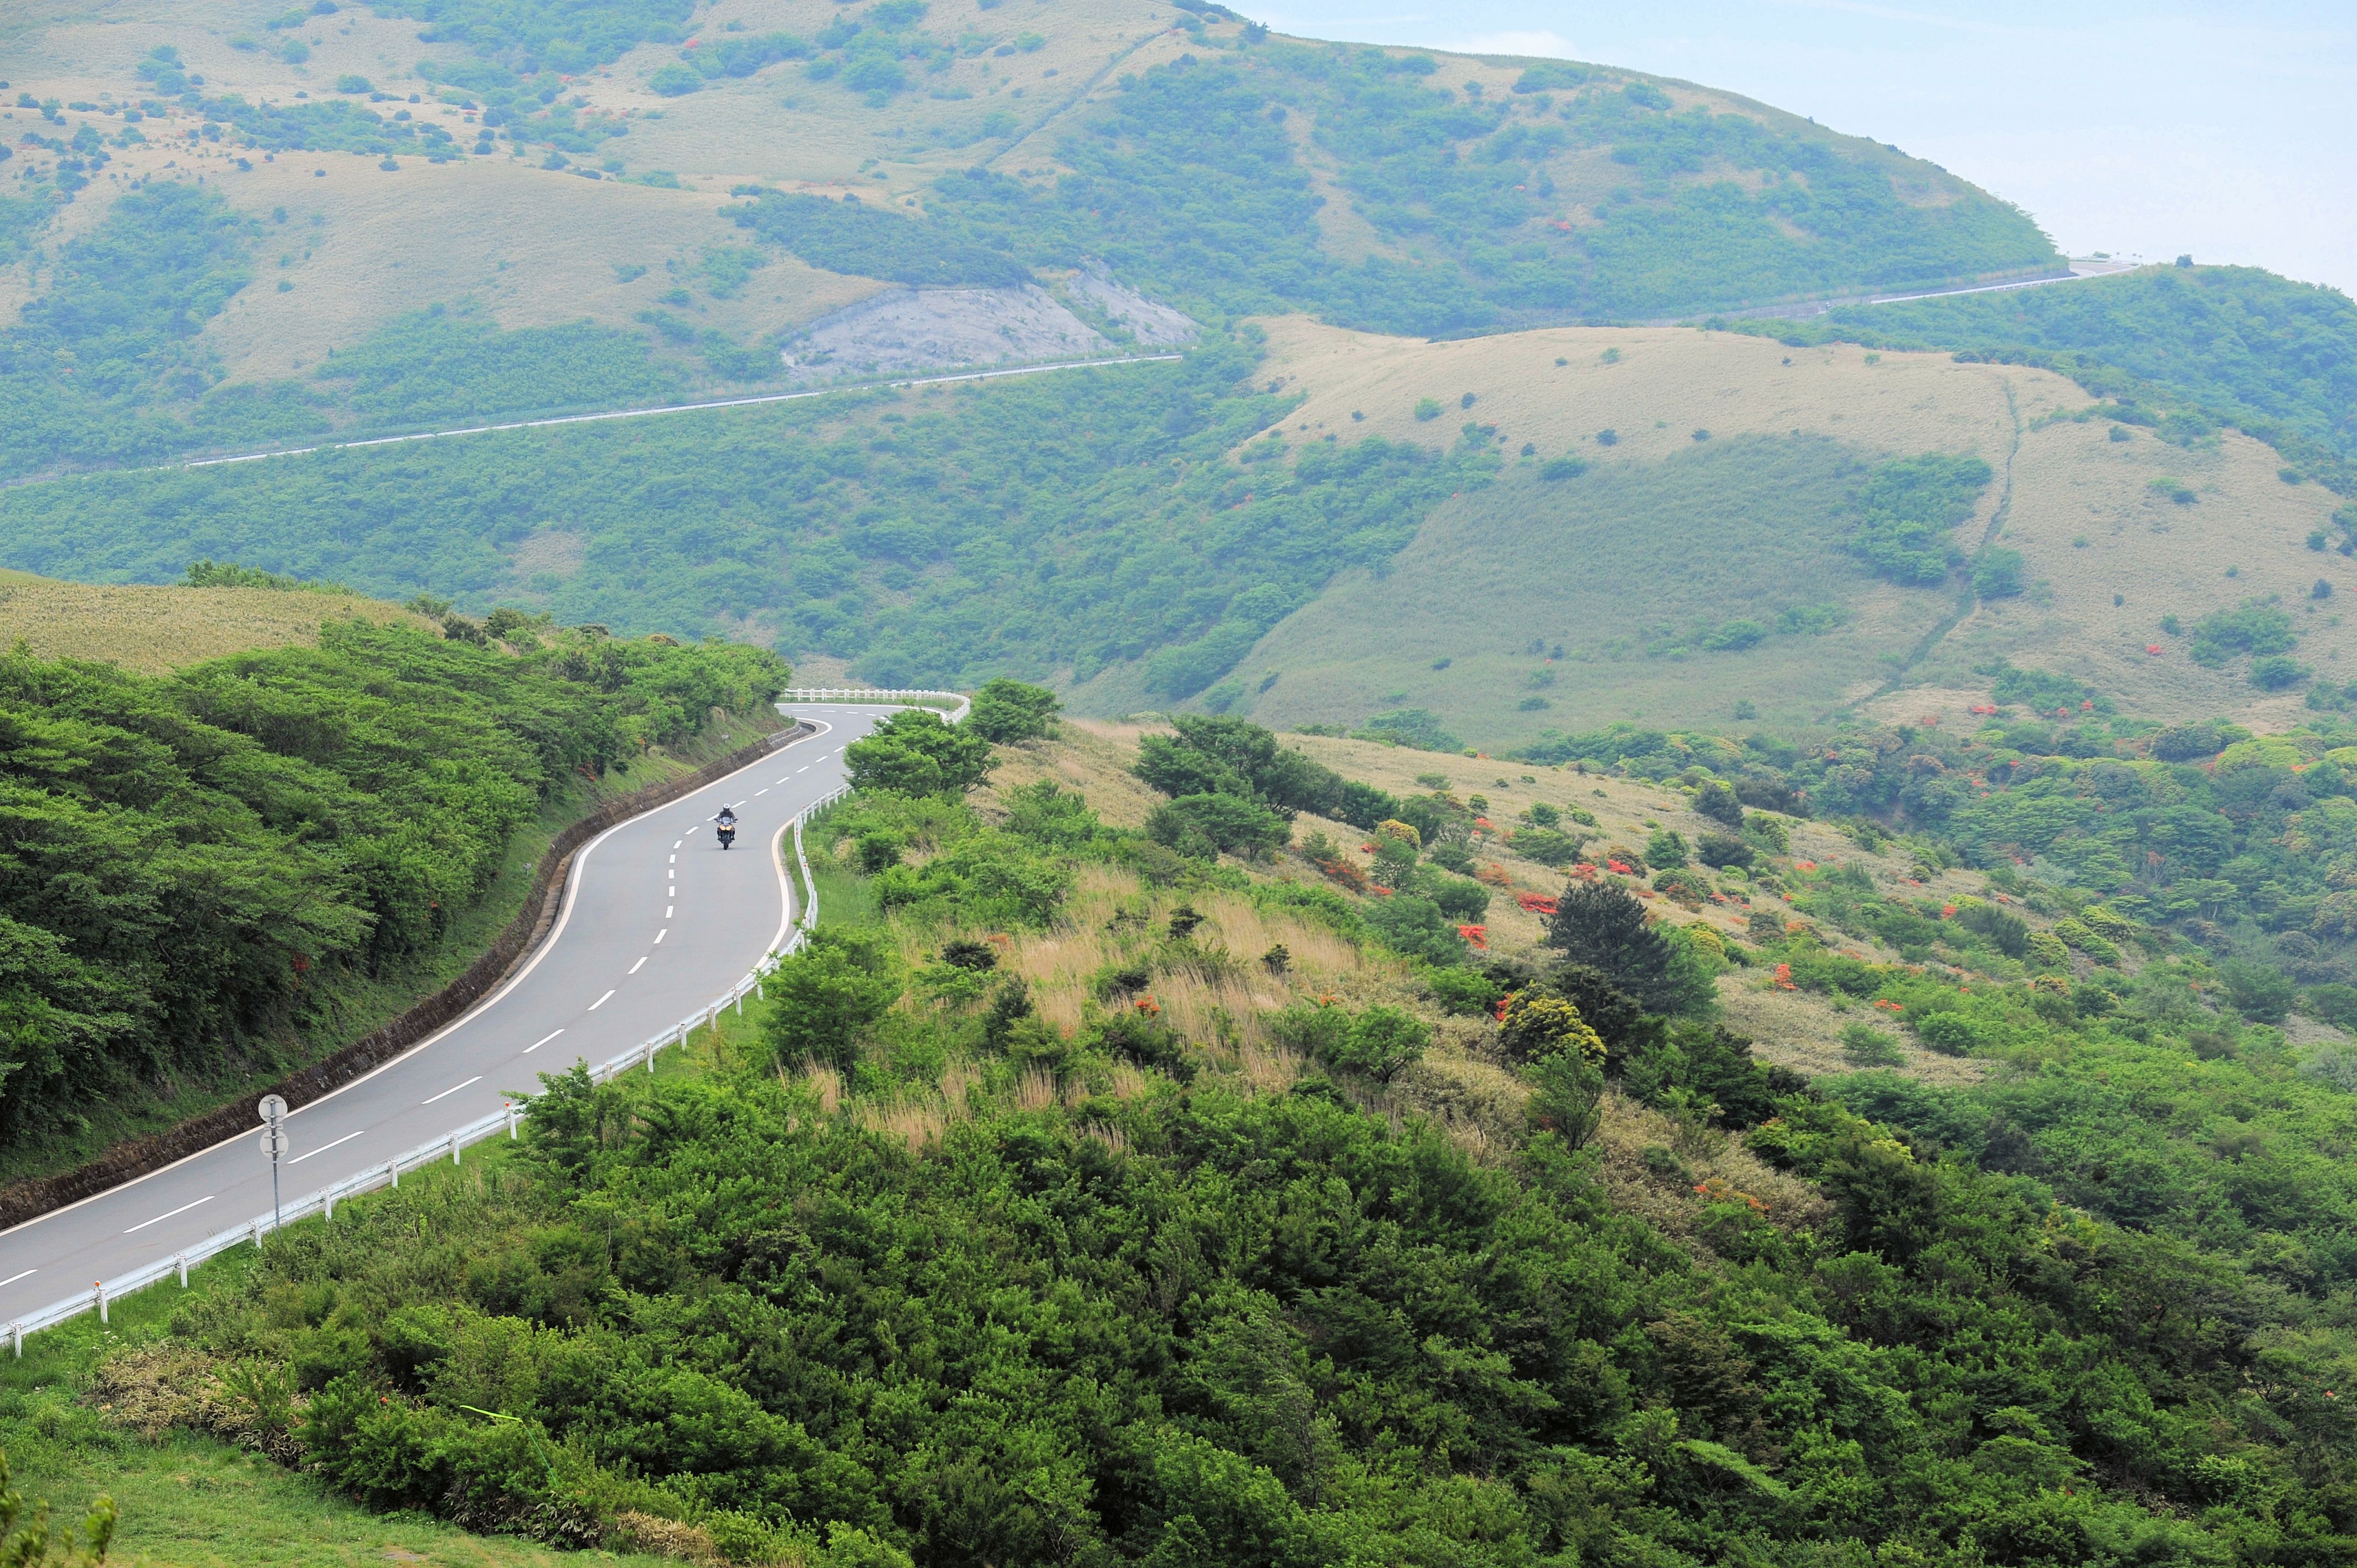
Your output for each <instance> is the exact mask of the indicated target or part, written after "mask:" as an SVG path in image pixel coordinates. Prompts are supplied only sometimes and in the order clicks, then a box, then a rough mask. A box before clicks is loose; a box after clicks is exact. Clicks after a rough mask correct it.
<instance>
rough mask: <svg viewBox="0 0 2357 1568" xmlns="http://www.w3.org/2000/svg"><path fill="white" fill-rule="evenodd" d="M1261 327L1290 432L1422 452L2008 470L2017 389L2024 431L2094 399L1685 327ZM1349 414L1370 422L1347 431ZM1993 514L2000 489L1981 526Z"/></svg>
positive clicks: (1856, 352) (2058, 383)
mask: <svg viewBox="0 0 2357 1568" xmlns="http://www.w3.org/2000/svg"><path fill="white" fill-rule="evenodd" d="M1263 326H1264V327H1265V328H1266V329H1267V332H1268V335H1269V360H1270V372H1271V375H1272V377H1276V376H1282V377H1283V379H1284V381H1285V385H1286V391H1288V392H1300V393H1303V394H1306V396H1307V399H1308V401H1307V402H1306V403H1303V404H1302V406H1301V407H1300V408H1299V409H1298V410H1297V411H1296V412H1295V413H1293V414H1292V415H1291V416H1290V417H1289V418H1288V419H1287V420H1286V428H1287V432H1288V434H1289V435H1291V436H1293V437H1294V438H1295V439H1300V438H1303V437H1305V436H1308V437H1316V436H1318V435H1324V434H1326V433H1327V432H1329V431H1330V432H1334V433H1337V434H1340V435H1342V436H1344V437H1345V438H1350V437H1354V436H1361V435H1381V436H1383V437H1385V438H1387V439H1390V440H1395V441H1408V442H1413V443H1415V444H1416V445H1419V446H1432V445H1434V444H1435V443H1437V442H1439V441H1446V440H1454V439H1455V437H1456V433H1457V427H1458V425H1459V424H1462V423H1464V422H1465V421H1466V420H1469V419H1473V420H1479V421H1480V422H1481V423H1482V424H1495V425H1496V426H1497V427H1498V429H1499V433H1500V434H1501V435H1503V436H1504V437H1505V438H1506V441H1507V446H1508V450H1510V451H1512V450H1515V449H1517V448H1519V447H1520V446H1522V444H1523V442H1525V441H1530V442H1534V443H1536V444H1537V446H1538V448H1539V450H1540V451H1541V452H1542V453H1544V454H1547V455H1550V456H1552V455H1554V454H1555V453H1558V452H1564V451H1577V452H1579V453H1581V454H1583V455H1585V456H1591V457H1603V456H1609V457H1610V458H1611V459H1612V460H1614V461H1616V462H1618V461H1638V462H1643V461H1647V460H1654V459H1659V458H1662V457H1665V456H1669V455H1670V454H1672V453H1674V452H1682V451H1685V450H1687V449H1688V448H1689V447H1690V446H1692V445H1693V442H1692V440H1691V432H1693V431H1694V430H1695V429H1698V428H1700V429H1707V430H1709V431H1710V432H1711V433H1712V435H1714V436H1715V437H1717V438H1722V439H1723V438H1725V437H1727V436H1733V435H1787V434H1789V433H1791V432H1792V431H1793V430H1795V429H1798V430H1803V431H1810V432H1818V433H1824V434H1828V435H1838V436H1840V437H1841V438H1842V439H1844V440H1846V441H1849V442H1852V443H1855V444H1856V445H1857V446H1861V447H1864V448H1866V449H1867V450H1870V451H1879V452H1893V453H1897V452H1907V453H1913V452H1924V451H1941V452H1977V453H1978V454H1979V455H1980V456H1983V457H1985V458H1986V459H1987V460H1988V461H1989V462H1990V463H1992V464H1994V465H1997V466H2000V467H2001V466H2002V465H2003V463H2004V460H2005V454H2006V450H2007V447H2008V446H2010V445H2011V443H2012V440H2013V415H2012V413H2011V412H2010V411H2009V410H2008V409H2007V405H2006V392H2007V388H2008V387H2009V388H2011V389H2012V391H2013V392H2014V395H2015V397H2016V399H2017V400H2018V403H2019V406H2020V410H2021V416H2022V417H2023V418H2024V419H2025V420H2028V419H2034V418H2036V417H2037V416H2038V415H2040V414H2041V413H2047V412H2049V411H2050V410H2053V409H2061V408H2076V407H2079V406H2080V405H2082V404H2083V403H2086V401H2087V398H2086V394H2084V393H2083V392H2080V391H2079V389H2078V388H2077V387H2076V386H2074V385H2073V384H2072V383H2071V382H2070V381H2065V380H2064V379H2063V378H2062V377H2061V376H2057V375H2054V374H2051V373H2050V372H2048V371H2035V370H2028V369H2024V368H2020V367H2017V366H2007V365H1959V364H1957V363H1956V362H1955V361H1954V360H1952V359H1951V358H1950V357H1949V356H1947V355H1945V354H1899V353H1888V354H1882V355H1879V356H1878V362H1877V363H1872V364H1869V363H1867V359H1866V355H1865V352H1864V351H1863V350H1861V349H1857V348H1854V347H1851V346H1848V345H1843V344H1835V345H1831V346H1828V347H1826V348H1822V349H1788V348H1785V347H1784V346H1782V345H1781V344H1779V343H1777V342H1776V341H1774V340H1773V339H1771V338H1747V337H1743V336H1741V335H1739V334H1736V333H1728V332H1703V331H1697V330H1694V329H1691V328H1678V327H1658V328H1652V327H1648V328H1614V327H1565V328H1547V329H1544V330H1542V331H1534V332H1508V333H1501V334H1498V335H1496V336H1493V337H1488V338H1466V339H1462V340H1459V341H1455V342H1442V343H1433V342H1426V341H1425V340H1424V339H1422V338H1386V337H1383V336H1380V335H1378V334H1375V333H1372V332H1352V331H1350V330H1347V329H1345V328H1336V327H1328V326H1326V325H1324V324H1323V323H1320V322H1317V321H1313V320H1310V319H1309V318H1308V317H1298V316H1287V317H1276V318H1275V319H1271V320H1267V321H1265V322H1264V323H1263ZM1608 352H1609V353H1616V354H1618V355H1619V359H1618V360H1617V361H1608V360H1606V359H1605V355H1606V354H1607V353H1608ZM1557 359H1563V360H1568V361H1569V362H1568V363H1567V364H1564V365H1557V364H1556V363H1555V360H1557ZM1786 361H1790V362H1789V363H1787V362H1786ZM1467 392H1471V393H1473V394H1474V398H1475V402H1474V405H1473V407H1472V409H1471V410H1470V411H1469V412H1468V411H1460V410H1459V409H1458V399H1459V398H1460V397H1461V396H1462V395H1463V394H1464V393H1467ZM1427 397H1429V398H1435V399H1437V400H1438V401H1439V402H1440V403H1442V405H1443V407H1444V410H1445V412H1444V413H1443V414H1442V416H1441V418H1440V419H1439V420H1437V421H1435V422H1432V423H1430V424H1425V423H1420V422H1418V421H1417V420H1416V418H1415V404H1416V403H1417V401H1418V400H1419V399H1422V398H1427ZM1354 411H1355V412H1358V413H1364V414H1365V415H1366V418H1365V420H1364V421H1363V422H1354V421H1353V420H1352V419H1351V413H1353V412H1354ZM1303 424H1307V425H1308V427H1309V428H1308V431H1306V432H1304V431H1302V430H1300V429H1299V428H1298V426H1300V425H1303ZM1606 428H1610V429H1613V430H1615V431H1617V432H1618V433H1619V434H1620V444H1619V445H1618V446H1614V447H1612V448H1611V449H1610V450H1609V453H1608V452H1606V451H1605V450H1603V449H1601V448H1599V447H1598V446H1597V445H1596V441H1595V437H1596V433H1597V432H1598V430H1602V429H1606ZM2098 434H2099V435H2100V433H2098ZM1995 506H1996V495H1995V493H1994V492H1992V493H1991V494H1990V495H1989V496H1988V497H1986V499H1984V501H1983V503H1982V508H1981V518H1982V520H1983V521H1986V518H1987V516H1988V514H1989V512H1990V510H1992V509H1994V508H1995Z"/></svg>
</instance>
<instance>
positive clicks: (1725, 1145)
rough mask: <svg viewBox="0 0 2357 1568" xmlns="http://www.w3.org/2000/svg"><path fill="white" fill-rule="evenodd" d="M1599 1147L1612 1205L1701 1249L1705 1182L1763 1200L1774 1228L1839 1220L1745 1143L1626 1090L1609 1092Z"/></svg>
mask: <svg viewBox="0 0 2357 1568" xmlns="http://www.w3.org/2000/svg"><path fill="white" fill-rule="evenodd" d="M1596 1145H1597V1148H1598V1152H1599V1153H1600V1154H1601V1155H1603V1161H1602V1171H1603V1176H1604V1186H1605V1190H1606V1191H1607V1192H1609V1194H1610V1195H1611V1198H1612V1206H1613V1207H1614V1208H1618V1209H1620V1210H1621V1211H1622V1212H1624V1213H1629V1214H1634V1215H1637V1216H1638V1217H1640V1218H1641V1219H1644V1220H1645V1221H1646V1222H1647V1223H1649V1224H1651V1225H1652V1226H1654V1227H1655V1228H1656V1229H1658V1230H1662V1231H1663V1232H1664V1233H1666V1234H1668V1235H1672V1236H1675V1237H1678V1238H1679V1239H1680V1240H1684V1241H1685V1242H1686V1243H1687V1245H1689V1246H1691V1247H1694V1248H1695V1249H1696V1250H1698V1251H1699V1250H1702V1246H1703V1244H1702V1242H1701V1240H1699V1239H1698V1238H1697V1237H1696V1235H1695V1221H1696V1220H1697V1219H1699V1218H1700V1209H1701V1204H1700V1203H1699V1202H1698V1201H1697V1197H1698V1195H1697V1194H1696V1193H1695V1187H1697V1186H1699V1185H1700V1184H1701V1183H1703V1182H1705V1181H1709V1180H1713V1179H1716V1180H1717V1181H1720V1182H1724V1183H1725V1184H1727V1186H1728V1187H1733V1188H1734V1189H1735V1190H1736V1191H1737V1192H1738V1193H1740V1194H1744V1195H1747V1196H1749V1197H1753V1198H1756V1199H1758V1200H1759V1201H1760V1203H1761V1204H1762V1205H1763V1206H1764V1208H1763V1209H1762V1210H1761V1212H1762V1213H1763V1215H1764V1216H1765V1218H1766V1219H1767V1220H1768V1222H1769V1223H1770V1224H1771V1225H1773V1226H1775V1227H1776V1228H1777V1229H1778V1230H1784V1231H1788V1232H1790V1231H1796V1230H1806V1229H1810V1228H1813V1227H1815V1226H1819V1225H1822V1224H1823V1223H1824V1221H1825V1220H1826V1219H1829V1218H1831V1215H1832V1206H1831V1205H1830V1204H1828V1203H1827V1202H1826V1201H1825V1200H1824V1197H1820V1196H1819V1195H1818V1194H1817V1192H1816V1190H1815V1189H1814V1188H1813V1187H1810V1186H1809V1184H1808V1183H1807V1182H1805V1181H1803V1180H1802V1179H1801V1178H1800V1177H1798V1176H1792V1175H1791V1174H1789V1173H1787V1172H1784V1171H1780V1170H1778V1169H1777V1168H1776V1167H1775V1166H1773V1165H1769V1164H1768V1163H1767V1162H1766V1161H1764V1160H1762V1159H1760V1157H1759V1156H1758V1155H1754V1154H1753V1153H1752V1152H1751V1151H1750V1150H1749V1149H1748V1148H1746V1147H1744V1145H1743V1143H1742V1141H1741V1140H1740V1139H1738V1138H1734V1137H1730V1136H1729V1135H1727V1133H1718V1132H1713V1131H1712V1130H1710V1129H1709V1128H1707V1127H1705V1126H1702V1125H1699V1124H1697V1123H1694V1122H1675V1121H1673V1120H1672V1119H1671V1118H1669V1117H1667V1116H1664V1115H1663V1114H1662V1113H1661V1112H1657V1111H1649V1110H1647V1109H1646V1108H1645V1107H1644V1106H1641V1105H1639V1104H1637V1103H1636V1102H1635V1101H1631V1100H1629V1099H1626V1098H1624V1097H1623V1096H1622V1095H1621V1094H1620V1092H1619V1091H1618V1090H1608V1091H1607V1092H1606V1094H1605V1097H1604V1119H1603V1122H1602V1123H1601V1125H1599V1126H1598V1129H1597V1134H1596ZM1648 1150H1663V1151H1666V1152H1667V1153H1668V1155H1670V1156H1671V1160H1669V1161H1665V1160H1663V1158H1662V1155H1659V1154H1656V1155H1654V1156H1653V1160H1652V1162H1651V1163H1649V1162H1648V1161H1647V1159H1646V1152H1647V1151H1648ZM1672 1161H1674V1164H1672V1163H1671V1162H1672ZM1656 1165H1662V1166H1664V1167H1666V1168H1663V1169H1656V1168H1655V1166H1656ZM1681 1167H1682V1168H1681Z"/></svg>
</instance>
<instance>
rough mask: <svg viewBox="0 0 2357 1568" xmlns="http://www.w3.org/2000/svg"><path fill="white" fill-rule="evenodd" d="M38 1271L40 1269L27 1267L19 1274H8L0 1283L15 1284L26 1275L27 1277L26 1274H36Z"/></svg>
mask: <svg viewBox="0 0 2357 1568" xmlns="http://www.w3.org/2000/svg"><path fill="white" fill-rule="evenodd" d="M40 1272H41V1271H40V1270H38V1269H27V1270H26V1271H25V1272H24V1273H21V1274H10V1275H9V1276H8V1277H7V1278H6V1279H5V1280H0V1285H12V1284H15V1283H16V1282H17V1281H18V1280H21V1279H24V1278H26V1277H27V1276H28V1275H32V1274H38V1273H40Z"/></svg>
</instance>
